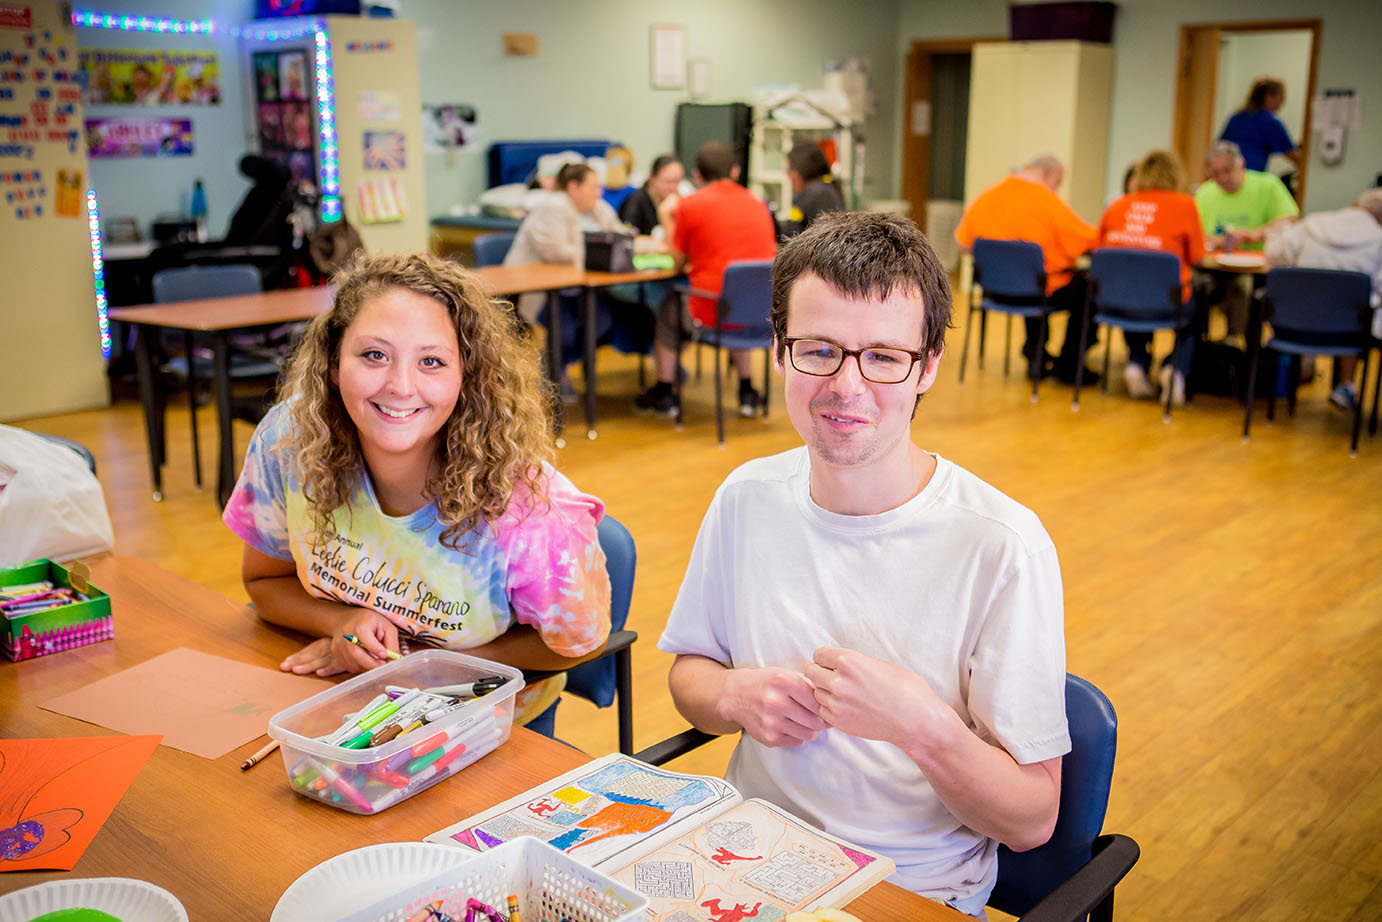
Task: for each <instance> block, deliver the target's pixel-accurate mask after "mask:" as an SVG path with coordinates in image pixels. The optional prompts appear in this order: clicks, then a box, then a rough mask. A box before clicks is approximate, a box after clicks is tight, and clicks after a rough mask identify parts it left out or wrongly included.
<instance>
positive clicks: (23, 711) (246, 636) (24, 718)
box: [0, 557, 967, 922]
mask: <svg viewBox="0 0 1382 922" xmlns="http://www.w3.org/2000/svg"><path fill="white" fill-rule="evenodd" d="M92 582H93V583H94V584H95V585H96V586H99V587H100V588H101V589H104V590H105V591H106V592H108V593H109V594H110V596H111V610H112V614H113V617H114V619H115V639H114V640H113V641H106V642H104V643H98V644H91V645H89V646H85V647H79V648H76V649H73V650H68V651H64V652H62V653H53V654H49V655H48V656H41V657H38V658H36V659H32V660H26V661H24V662H20V663H0V713H3V714H4V715H5V726H4V729H5V735H6V736H7V737H11V738H35V737H73V736H107V735H110V734H111V732H112V731H110V730H106V729H105V728H103V727H96V726H93V725H92V724H88V723H85V722H83V721H80V720H76V719H75V718H71V717H66V716H64V715H61V714H55V713H53V712H51V711H45V710H43V709H41V708H40V707H39V704H40V703H41V702H44V701H47V700H50V699H51V698H54V697H57V696H58V695H61V694H64V693H66V692H69V691H73V690H74V689H77V688H80V687H82V686H84V685H87V684H89V683H91V682H94V681H96V680H97V679H100V678H103V677H105V676H107V675H110V674H112V673H114V672H116V671H119V670H122V669H128V668H130V667H131V666H135V665H138V664H139V663H141V662H143V661H145V660H147V659H150V658H152V657H154V656H157V655H158V654H160V653H164V652H166V651H168V650H172V649H175V648H177V647H189V648H192V649H197V650H202V651H204V652H207V653H214V654H216V655H218V656H224V657H226V658H229V659H234V660H239V661H241V662H246V663H251V664H255V665H259V666H269V667H272V666H274V665H276V664H277V663H278V662H280V661H281V660H282V659H283V657H284V656H286V655H288V654H289V653H291V652H293V651H294V650H296V649H297V648H298V647H299V646H300V645H301V640H300V639H299V638H296V637H294V636H293V635H291V634H289V633H288V632H285V631H279V630H276V629H273V628H270V627H268V626H265V625H263V624H262V623H260V622H259V621H258V620H257V619H256V618H255V617H254V615H253V613H252V612H251V611H250V610H249V609H248V608H245V607H243V606H240V605H236V604H234V603H232V602H230V601H229V600H227V599H225V598H223V597H221V596H219V595H217V594H216V593H214V592H212V591H211V590H209V589H205V588H203V587H201V586H198V585H196V584H195V583H191V582H189V581H188V580H186V579H183V578H182V577H179V576H176V575H175V574H172V573H169V572H167V571H165V570H161V569H159V568H158V567H156V566H154V565H153V564H150V563H147V562H145V561H143V560H140V559H138V558H133V557H108V558H104V559H101V560H97V561H95V562H93V565H92ZM264 742H265V739H264V738H262V737H261V738H260V739H257V740H254V741H253V742H251V743H248V744H246V745H245V746H243V747H241V748H239V749H237V750H234V751H233V752H231V753H230V754H229V755H226V756H223V757H221V758H219V759H216V760H207V759H202V758H199V757H197V756H194V755H190V754H188V753H185V752H181V751H179V750H176V749H171V748H169V747H166V746H159V747H158V748H157V749H156V750H155V751H154V754H153V756H152V757H151V758H150V760H149V762H148V763H147V764H146V765H145V766H144V768H143V770H141V771H140V773H139V775H138V776H137V777H136V778H135V780H134V783H133V784H131V785H130V788H129V790H128V791H127V792H126V793H125V796H124V798H123V799H122V800H121V801H120V803H119V804H118V805H117V806H116V808H115V810H114V811H113V812H112V813H111V815H110V818H109V819H108V820H106V823H105V825H104V826H103V827H102V829H101V830H100V832H99V833H97V835H96V838H95V840H94V841H93V842H92V843H91V846H90V847H89V848H88V849H87V850H86V852H85V854H84V855H83V856H82V858H81V860H80V861H78V862H77V865H76V867H75V868H74V869H73V870H72V871H70V872H63V871H23V872H9V873H0V893H8V892H10V891H12V890H17V889H20V888H22V887H28V886H33V885H34V884H39V883H43V882H45V881H49V880H65V879H72V878H80V877H135V878H139V879H142V880H147V881H149V882H150V883H153V884H156V885H158V886H160V887H163V888H164V889H166V890H168V891H170V892H171V893H172V894H173V895H174V896H176V897H177V898H178V899H179V900H181V901H182V903H183V905H184V906H186V907H187V911H188V914H189V916H190V917H191V918H192V919H193V920H194V922H220V920H227V922H232V920H233V922H243V920H250V919H267V918H268V917H269V915H270V913H271V912H272V910H273V907H274V905H275V904H276V903H277V902H278V898H279V897H280V896H281V895H282V893H283V891H284V890H286V889H287V888H288V886H289V885H290V884H291V883H292V882H293V881H294V880H296V879H297V878H298V877H299V876H300V875H302V874H303V873H304V872H306V871H308V870H309V869H311V868H312V867H313V866H315V865H317V864H319V863H320V862H322V861H325V860H326V859H328V858H330V857H332V856H333V855H338V854H340V853H342V852H346V851H350V850H351V849H355V848H360V847H362V846H365V845H370V844H374V843H379V842H401V841H420V840H421V839H422V838H423V836H426V835H428V834H429V833H432V832H435V831H436V830H438V829H441V828H442V827H444V826H449V825H451V824H452V823H455V822H458V821H460V820H463V819H465V818H466V817H468V816H471V815H473V814H475V813H477V812H479V811H480V810H482V809H484V808H486V807H489V806H492V805H494V804H496V803H499V802H500V801H502V800H506V799H508V798H510V797H512V796H514V795H515V794H518V793H520V792H522V791H524V790H527V789H528V788H531V787H533V786H535V785H537V784H540V783H542V782H543V781H546V780H548V779H549V778H552V777H555V776H556V775H558V774H560V773H562V772H565V771H569V770H570V769H572V768H575V767H576V766H578V765H581V764H583V763H585V762H587V761H589V757H588V756H586V755H585V754H584V753H582V752H580V751H578V750H576V749H572V748H570V747H569V746H566V745H565V744H563V743H559V742H557V741H555V740H551V739H548V738H546V737H542V736H538V735H537V734H535V733H532V732H530V731H528V730H524V729H522V728H521V727H516V728H514V730H513V734H512V736H511V737H510V738H509V740H508V742H507V743H505V744H504V745H503V746H501V747H500V748H499V749H497V750H495V751H494V752H493V753H491V754H490V755H488V756H486V757H484V758H482V759H480V760H479V761H478V762H476V763H475V764H474V765H471V766H469V767H467V768H465V769H464V770H463V771H461V772H460V773H459V774H457V775H456V776H455V777H453V778H450V779H448V780H446V781H444V782H441V783H440V784H437V785H435V786H434V787H432V788H429V789H428V790H426V791H423V792H422V793H420V794H417V795H416V796H414V797H412V798H410V799H408V800H406V801H404V802H403V803H401V804H399V805H397V806H395V807H393V808H391V809H389V810H387V811H385V812H384V813H381V814H379V815H378V816H356V815H355V814H351V813H346V812H345V811H343V810H334V809H331V808H329V807H325V806H323V805H321V804H318V803H315V802H313V801H309V800H307V799H306V798H303V797H299V796H298V795H296V794H293V793H292V791H291V789H290V788H289V786H288V781H287V776H286V774H285V773H284V771H283V763H282V758H281V757H280V756H279V755H278V754H274V755H273V756H271V757H270V758H269V759H266V760H265V762H264V763H263V764H261V765H258V766H256V767H255V768H253V769H251V770H250V771H248V772H241V771H240V768H239V766H240V763H241V762H242V761H244V760H245V758H247V757H248V756H249V755H250V754H251V753H253V752H254V751H255V750H256V749H258V748H259V747H260V746H261V745H262V744H263V743H264ZM849 909H850V911H852V912H854V913H855V914H857V915H859V916H860V917H861V918H863V919H866V920H869V922H873V920H884V919H909V920H935V922H946V920H949V922H962V920H964V919H965V918H967V917H965V916H963V915H960V914H959V913H956V912H954V911H953V910H950V909H947V908H946V907H944V906H941V905H940V904H937V903H933V902H931V901H930V900H926V899H923V898H921V897H918V896H916V895H915V894H912V893H909V892H907V891H905V890H901V889H899V888H897V887H893V886H891V885H889V884H881V885H879V886H877V887H874V888H873V889H871V890H870V891H869V892H868V893H866V894H865V895H864V896H863V897H861V898H860V899H858V900H856V901H855V902H854V903H852V904H851V905H850V907H849Z"/></svg>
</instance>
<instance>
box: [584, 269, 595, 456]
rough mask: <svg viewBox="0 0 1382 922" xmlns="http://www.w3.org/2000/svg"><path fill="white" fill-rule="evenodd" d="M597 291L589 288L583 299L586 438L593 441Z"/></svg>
mask: <svg viewBox="0 0 1382 922" xmlns="http://www.w3.org/2000/svg"><path fill="white" fill-rule="evenodd" d="M595 298H596V296H595V289H594V288H587V289H586V290H585V297H584V298H583V299H582V300H583V301H584V306H585V357H584V367H585V437H586V438H588V439H593V438H595V436H596V432H595V349H596V344H595Z"/></svg>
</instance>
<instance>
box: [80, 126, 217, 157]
mask: <svg viewBox="0 0 1382 922" xmlns="http://www.w3.org/2000/svg"><path fill="white" fill-rule="evenodd" d="M86 150H87V155H88V156H90V157H92V158H107V159H108V158H113V157H187V156H190V155H191V153H192V120H191V119H190V118H89V119H87V120H86Z"/></svg>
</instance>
